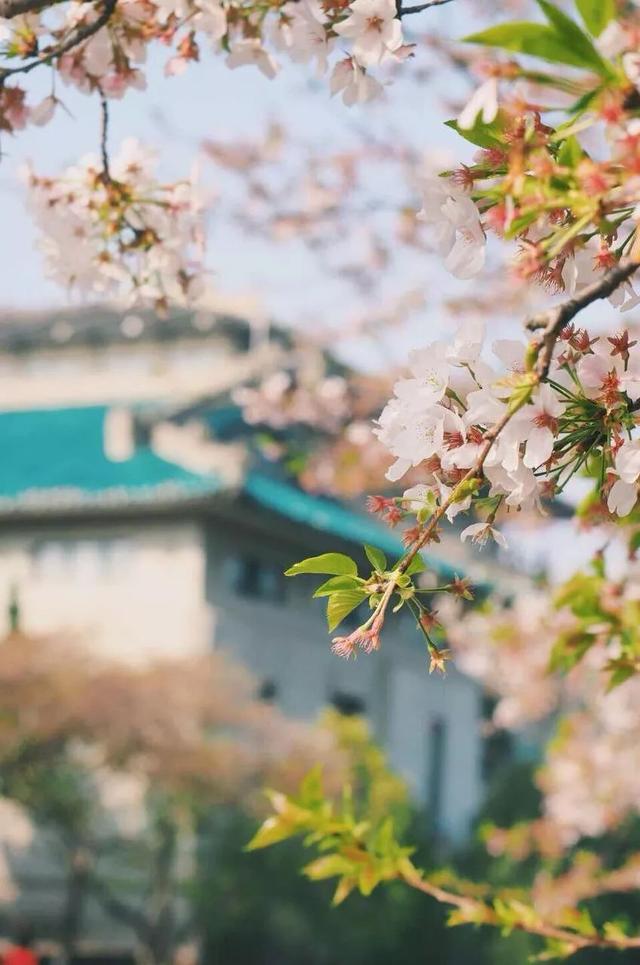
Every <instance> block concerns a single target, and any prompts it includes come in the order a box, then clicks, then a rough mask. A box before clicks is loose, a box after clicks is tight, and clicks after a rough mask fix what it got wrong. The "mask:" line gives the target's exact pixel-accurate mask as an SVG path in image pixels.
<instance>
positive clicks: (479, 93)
mask: <svg viewBox="0 0 640 965" xmlns="http://www.w3.org/2000/svg"><path fill="white" fill-rule="evenodd" d="M497 114H498V78H497V77H490V78H489V79H488V80H485V82H484V84H481V85H480V87H478V88H477V89H476V90H475V91H474V92H473V94H472V96H471V97H470V98H469V100H468V101H467V103H466V104H465V106H464V108H463V110H462V112H461V113H460V115H459V117H458V127H460V128H462V130H463V131H467V130H470V129H471V128H472V127H473V126H474V124H475V123H476V120H477V119H478V115H480V117H481V119H482V122H483V123H484V124H491V122H492V121H495V119H496V116H497Z"/></svg>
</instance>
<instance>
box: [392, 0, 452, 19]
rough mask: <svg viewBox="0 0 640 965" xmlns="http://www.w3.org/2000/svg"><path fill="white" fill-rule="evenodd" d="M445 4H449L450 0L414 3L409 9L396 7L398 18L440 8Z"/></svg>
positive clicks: (430, 0) (429, 0)
mask: <svg viewBox="0 0 640 965" xmlns="http://www.w3.org/2000/svg"><path fill="white" fill-rule="evenodd" d="M445 3H451V0H428V2H427V3H416V4H413V5H412V6H410V7H403V6H399V7H398V16H399V17H406V16H407V15H408V14H411V13H422V11H423V10H428V9H429V8H430V7H442V6H443V5H444V4H445Z"/></svg>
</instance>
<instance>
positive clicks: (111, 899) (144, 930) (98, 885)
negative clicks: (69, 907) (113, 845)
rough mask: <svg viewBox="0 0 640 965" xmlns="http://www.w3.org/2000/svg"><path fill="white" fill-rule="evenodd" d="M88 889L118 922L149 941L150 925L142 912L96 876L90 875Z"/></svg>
mask: <svg viewBox="0 0 640 965" xmlns="http://www.w3.org/2000/svg"><path fill="white" fill-rule="evenodd" d="M87 887H88V889H89V891H90V892H91V894H92V895H93V897H94V898H95V899H96V901H98V903H99V904H100V905H102V907H103V908H104V910H105V911H106V912H107V914H108V915H110V916H111V917H112V918H115V920H116V921H120V922H124V924H126V925H128V926H129V927H130V928H131V929H132V930H133V931H134V932H135V933H136V934H137V935H138V937H140V938H142V939H143V940H144V941H146V940H147V938H148V934H149V931H150V924H149V922H148V920H147V918H146V917H145V915H144V914H142V912H140V911H138V910H137V909H136V908H133V907H132V906H131V905H129V904H127V902H126V901H122V899H121V898H118V897H117V896H116V895H115V894H114V893H113V892H112V891H111V889H110V888H109V887H108V885H107V884H106V883H105V882H104V881H102V880H101V879H100V878H98V877H96V876H95V875H93V874H92V875H90V876H89V878H88V880H87Z"/></svg>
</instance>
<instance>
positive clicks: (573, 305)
mask: <svg viewBox="0 0 640 965" xmlns="http://www.w3.org/2000/svg"><path fill="white" fill-rule="evenodd" d="M639 267H640V263H639V262H638V261H637V260H635V259H629V258H625V259H623V260H621V261H620V262H619V263H618V264H617V265H616V266H615V267H614V268H611V269H610V270H609V271H608V272H607V273H606V274H605V275H603V277H602V278H600V279H599V280H598V281H597V282H594V284H593V285H589V286H588V287H587V288H585V289H584V290H583V291H582V292H580V294H579V295H576V296H574V297H573V298H569V299H567V301H565V302H562V303H561V304H560V305H556V306H554V307H553V308H550V309H549V310H548V311H546V312H543V313H541V314H540V315H536V316H535V317H534V318H532V319H531V320H530V321H528V322H527V323H525V328H527V329H529V330H530V331H537V330H539V329H543V333H542V338H541V339H540V340H539V342H538V345H537V352H536V358H535V363H534V365H533V368H532V369H531V372H530V375H531V389H532V390H533V388H534V387H535V386H536V385H540V383H541V382H544V380H545V379H546V377H547V375H548V373H549V366H550V365H551V359H552V357H553V350H554V347H555V344H556V342H557V340H558V337H559V335H560V332H561V331H562V329H563V328H564V327H565V325H567V324H568V323H569V322H570V321H571V320H572V319H573V318H574V317H575V316H576V315H577V314H578V312H581V311H582V309H584V308H587V307H588V306H589V305H591V304H593V302H596V301H598V300H599V299H601V298H607V297H608V296H609V295H610V294H611V293H612V292H614V291H615V290H616V288H618V287H619V286H620V285H621V284H623V283H624V282H625V281H627V280H628V279H629V278H630V277H631V275H633V273H634V272H635V271H637V269H638V268H639ZM526 401H527V399H526V396H524V395H523V399H522V402H520V404H519V405H513V406H508V407H507V409H506V410H505V412H504V414H503V415H502V417H501V418H500V419H499V420H498V421H497V422H496V423H495V424H494V425H493V426H492V427H491V428H490V429H489V430H488V431H487V432H485V434H484V443H483V446H482V448H481V449H480V452H479V453H478V457H477V459H476V461H475V462H474V464H473V466H471V468H470V469H469V470H467V472H466V473H465V475H464V476H463V477H462V479H461V480H460V482H459V483H458V484H457V485H456V486H454V487H453V489H452V491H451V492H450V494H449V496H448V497H447V498H446V499H445V500H444V501H443V502H442V503H441V504H440V505H439V506H438V507H437V509H436V510H435V512H434V513H433V515H432V516H431V519H430V520H429V522H428V523H427V524H426V525H425V527H424V529H423V530H422V532H421V533H420V534H419V536H418V537H417V538H416V539H415V540H414V542H413V543H412V544H411V546H410V547H409V549H408V550H407V552H406V553H405V555H404V556H403V557H402V559H401V560H400V562H399V563H398V566H397V567H396V573H397V575H398V577H399V576H401V575H402V574H403V573H406V571H407V569H408V568H409V566H410V565H411V563H412V561H413V559H414V558H415V557H416V556H417V554H418V553H419V552H420V550H421V549H422V548H423V546H425V545H426V543H428V542H429V540H430V539H431V537H432V536H433V535H434V534H435V532H436V529H437V526H438V524H439V522H440V520H441V519H442V517H443V516H444V515H445V513H446V512H447V510H448V509H449V508H450V507H451V506H452V505H453V504H454V503H455V502H457V501H458V500H460V499H461V498H464V495H465V491H466V484H471V483H472V482H473V481H474V480H476V481H477V483H478V485H480V483H481V481H482V472H483V467H484V464H485V462H486V460H487V457H488V455H489V453H490V452H491V449H492V448H493V445H494V443H495V441H496V439H497V438H498V436H499V435H500V433H501V432H502V431H503V429H504V428H505V427H506V426H507V425H508V423H509V422H510V421H511V419H512V418H513V416H514V415H515V414H516V412H517V411H518V410H519V409H520V408H521V407H522V406H523V405H524V404H525V402H526ZM389 585H390V586H391V587H392V589H393V588H394V587H395V585H396V582H395V581H393V580H391V581H390V584H389ZM387 589H388V587H387ZM392 595H393V592H389V593H387V592H386V591H385V594H384V596H383V598H382V599H381V601H380V603H379V604H378V606H377V607H376V610H375V613H374V616H375V617H376V618H377V619H378V620H379V621H380V623H381V622H382V621H383V620H384V616H385V611H386V609H387V606H388V603H389V601H390V599H391V597H392Z"/></svg>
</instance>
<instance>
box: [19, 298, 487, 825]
mask: <svg viewBox="0 0 640 965" xmlns="http://www.w3.org/2000/svg"><path fill="white" fill-rule="evenodd" d="M292 351H293V349H292V346H291V344H290V343H289V341H288V339H287V338H286V337H285V336H284V335H283V334H282V333H281V332H277V331H273V330H271V329H269V328H261V329H259V330H258V331H257V335H256V331H255V330H254V329H253V328H252V326H250V325H249V324H248V323H247V322H245V321H242V320H240V319H239V318H237V317H232V316H228V315H227V316H225V315H220V314H207V315H202V314H200V315H197V316H195V317H191V316H189V315H188V314H186V313H179V312H178V313H175V314H174V315H172V316H171V317H170V318H169V319H166V320H159V319H157V318H154V317H151V316H140V317H138V316H136V317H132V316H128V317H125V318H124V319H123V318H122V317H121V316H120V315H118V314H117V313H115V312H112V311H109V310H107V309H101V308H97V309H94V310H91V311H86V310H85V311H83V312H75V313H71V314H70V313H68V312H65V313H60V312H58V313H55V312H54V313H46V314H44V313H43V314H42V315H31V316H28V317H25V318H22V319H17V320H15V322H13V321H9V320H5V322H4V324H0V387H1V388H0V449H1V451H2V454H3V458H2V468H1V469H0V605H3V604H4V607H5V612H6V608H7V607H8V605H9V602H10V599H11V597H12V595H13V594H15V593H17V594H18V597H19V600H20V609H21V613H22V619H23V621H24V627H25V629H26V630H28V631H33V632H40V631H47V632H48V631H52V630H69V631H72V632H74V633H77V634H80V635H81V636H82V637H83V638H84V639H85V640H86V641H87V645H89V646H91V647H93V648H95V649H97V650H101V651H103V652H105V653H107V654H109V655H110V656H113V657H117V658H121V659H125V660H144V659H149V658H152V657H154V656H158V655H163V654H165V655H166V654H175V653H187V652H193V651H201V650H203V649H206V648H209V647H221V648H223V649H225V650H227V651H229V652H230V653H231V654H232V655H233V656H234V657H235V658H237V659H240V660H241V661H243V662H244V663H245V664H246V665H247V666H248V667H249V668H250V669H251V671H252V672H253V674H254V675H255V676H256V678H257V679H258V681H259V684H260V687H261V689H262V693H263V694H264V696H265V697H267V698H269V699H276V700H277V701H278V702H279V703H280V704H281V705H282V707H283V708H284V710H285V711H286V712H288V713H290V714H292V715H298V716H305V717H308V716H313V715H315V714H316V713H318V712H319V711H320V710H321V708H322V707H323V706H324V705H326V704H327V703H328V702H333V703H335V704H336V705H338V706H339V707H342V709H344V710H351V711H361V712H363V713H366V714H367V716H368V717H369V718H370V720H371V722H372V724H373V727H374V729H375V733H376V735H377V737H378V739H379V740H380V741H381V743H382V744H383V745H384V746H385V747H386V749H387V751H388V753H389V756H390V759H391V762H392V764H393V765H394V766H395V767H396V768H397V769H398V770H399V771H400V772H401V773H402V774H403V775H404V776H405V777H406V778H407V779H408V780H409V782H410V784H411V786H412V788H413V790H414V792H415V794H416V797H417V798H418V800H420V801H422V802H423V803H424V804H425V805H426V806H427V808H428V810H429V812H430V816H431V820H432V822H433V823H434V825H435V826H436V827H437V828H438V829H439V830H440V831H441V832H442V834H444V835H445V836H447V837H449V838H451V839H460V838H461V837H463V836H464V834H465V831H466V829H467V827H468V824H469V821H470V820H471V818H472V817H473V815H474V813H475V811H476V809H477V807H478V805H479V803H480V801H481V798H482V790H483V775H482V755H483V739H482V735H481V727H480V721H481V716H482V707H481V705H482V694H481V693H480V691H479V690H478V688H477V687H476V686H475V685H474V684H473V683H472V682H471V681H470V680H468V679H466V678H465V677H464V676H462V675H461V674H459V673H458V672H456V670H455V668H454V669H453V670H452V671H451V672H450V673H449V674H448V675H447V677H446V678H445V679H442V678H440V677H438V676H437V675H435V676H429V675H428V673H427V672H426V669H427V662H426V655H425V652H424V648H423V647H422V646H421V644H420V641H419V639H418V637H417V635H416V633H415V628H414V627H413V626H412V625H411V621H410V620H409V619H408V618H406V619H405V620H403V621H400V623H399V625H398V627H397V629H396V630H390V631H389V632H388V633H387V634H386V635H385V641H384V646H383V647H382V649H381V651H380V652H379V653H376V654H373V655H371V656H370V657H368V658H366V659H361V660H358V661H357V662H355V663H353V662H345V661H341V660H339V659H338V658H336V657H335V656H333V655H332V654H331V652H330V648H329V641H328V638H327V633H326V627H325V625H324V619H323V615H322V612H321V609H320V607H319V604H320V602H321V601H315V603H316V604H318V606H314V604H312V603H311V602H310V585H309V582H308V581H307V579H305V578H300V579H296V580H287V579H286V578H284V577H283V575H282V574H283V571H284V570H285V569H286V568H287V567H288V566H289V565H290V564H291V563H292V562H294V561H296V560H298V559H301V558H303V557H305V556H310V555H313V554H315V553H321V552H325V551H327V550H329V549H332V550H343V551H345V552H349V553H350V554H351V555H356V556H362V544H363V543H370V544H374V545H376V546H378V547H380V548H381V549H383V550H384V551H385V552H387V553H388V554H389V555H392V554H395V553H398V554H399V552H400V550H401V546H400V544H399V542H398V541H397V539H396V538H395V537H394V535H393V534H392V533H391V532H390V531H389V530H387V529H386V528H384V527H382V526H380V525H378V523H377V522H376V521H375V520H374V519H372V518H371V517H370V516H367V515H365V514H362V513H361V512H359V511H357V510H356V509H354V508H352V507H349V506H346V505H343V504H340V503H338V502H335V501H332V500H329V499H325V498H319V497H316V496H313V495H311V494H309V493H305V492H303V491H302V490H300V489H299V488H298V487H297V486H296V485H295V484H294V483H293V482H292V481H291V480H289V479H287V478H285V477H284V476H283V475H282V473H279V472H278V471H277V470H276V469H274V467H273V466H270V465H269V464H268V463H266V462H265V461H264V460H261V459H260V458H259V456H258V455H257V454H256V453H255V451H254V450H253V449H252V447H251V445H250V442H249V437H248V435H247V431H246V430H247V427H246V425H245V424H244V423H243V421H242V417H241V414H240V412H239V410H238V409H237V408H236V407H235V406H233V405H231V404H230V403H229V392H230V390H231V389H232V388H233V387H234V386H237V385H238V384H240V383H242V382H246V381H247V380H251V379H252V378H254V377H256V376H257V375H262V374H264V373H265V372H268V371H270V370H272V369H273V370H276V369H277V368H278V367H280V366H282V365H283V364H285V363H286V362H287V361H288V360H290V358H291V353H292ZM203 400H204V401H203ZM185 413H187V415H186V416H185ZM438 554H439V555H438V557H437V558H436V559H430V560H429V562H430V564H431V565H432V566H433V567H435V568H436V569H438V570H440V571H441V572H444V573H448V574H449V575H452V574H453V573H454V571H455V572H458V573H460V572H464V571H466V572H467V573H470V575H471V576H472V578H476V579H480V580H485V579H486V578H487V573H488V570H487V567H489V569H490V567H491V565H492V562H491V560H489V563H488V564H487V562H484V563H482V565H480V564H479V563H478V561H477V560H475V559H474V558H472V557H469V556H464V555H463V550H462V548H461V546H460V543H459V541H458V540H453V541H451V542H445V543H444V544H442V547H438Z"/></svg>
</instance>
